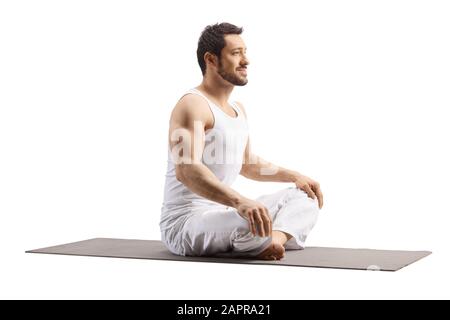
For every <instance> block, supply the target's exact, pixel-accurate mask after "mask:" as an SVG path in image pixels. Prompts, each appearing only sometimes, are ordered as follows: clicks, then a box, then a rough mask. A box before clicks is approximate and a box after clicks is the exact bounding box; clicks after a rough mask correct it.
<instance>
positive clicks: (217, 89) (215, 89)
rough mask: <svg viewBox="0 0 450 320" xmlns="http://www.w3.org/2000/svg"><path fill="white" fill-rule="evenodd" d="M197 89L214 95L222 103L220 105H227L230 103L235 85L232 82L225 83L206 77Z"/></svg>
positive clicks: (211, 95)
mask: <svg viewBox="0 0 450 320" xmlns="http://www.w3.org/2000/svg"><path fill="white" fill-rule="evenodd" d="M197 89H198V90H200V91H202V92H204V93H206V94H207V95H209V96H210V97H213V98H214V100H215V101H216V102H217V103H219V104H220V106H226V105H227V104H228V100H229V98H230V95H231V92H232V91H233V89H234V85H232V84H230V83H226V84H225V83H219V82H216V81H210V79H208V78H207V77H205V78H203V81H202V83H201V84H200V85H199V86H198V87H197Z"/></svg>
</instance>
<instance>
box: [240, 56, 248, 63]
mask: <svg viewBox="0 0 450 320" xmlns="http://www.w3.org/2000/svg"><path fill="white" fill-rule="evenodd" d="M241 64H243V65H248V64H250V61H249V60H248V58H247V56H246V55H244V56H243V59H242V63H241Z"/></svg>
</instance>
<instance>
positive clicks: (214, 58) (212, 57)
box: [203, 52, 218, 67]
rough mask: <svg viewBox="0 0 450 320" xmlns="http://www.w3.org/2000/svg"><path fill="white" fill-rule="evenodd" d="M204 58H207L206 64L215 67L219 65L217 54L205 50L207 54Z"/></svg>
mask: <svg viewBox="0 0 450 320" xmlns="http://www.w3.org/2000/svg"><path fill="white" fill-rule="evenodd" d="M203 59H205V63H206V65H208V64H211V65H213V66H215V67H217V65H218V63H217V61H218V60H217V56H216V55H214V54H212V53H211V52H205V55H204V56H203Z"/></svg>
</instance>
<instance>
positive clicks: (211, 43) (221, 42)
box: [197, 22, 244, 75]
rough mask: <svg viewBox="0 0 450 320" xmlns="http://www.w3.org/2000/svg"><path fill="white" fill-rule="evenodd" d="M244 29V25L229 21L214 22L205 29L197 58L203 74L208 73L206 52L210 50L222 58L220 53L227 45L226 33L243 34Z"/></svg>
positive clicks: (200, 39)
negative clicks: (239, 25)
mask: <svg viewBox="0 0 450 320" xmlns="http://www.w3.org/2000/svg"><path fill="white" fill-rule="evenodd" d="M243 30H244V29H243V28H242V27H241V28H239V27H237V26H235V25H234V24H231V23H227V22H223V23H220V24H219V23H216V24H212V25H209V26H207V27H206V28H205V29H204V30H203V32H202V34H201V35H200V38H199V39H198V47H197V60H198V64H199V65H200V69H202V74H203V75H205V73H206V63H205V59H204V56H205V53H206V52H210V53H212V54H214V55H216V56H217V57H218V58H219V60H220V53H221V51H222V49H223V48H224V47H225V35H227V34H241V33H242V31H243Z"/></svg>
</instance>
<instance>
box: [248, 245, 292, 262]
mask: <svg viewBox="0 0 450 320" xmlns="http://www.w3.org/2000/svg"><path fill="white" fill-rule="evenodd" d="M284 251H285V250H284V247H283V245H282V244H279V243H276V242H272V243H271V244H270V245H269V246H268V247H267V248H266V249H264V250H263V251H262V252H261V253H260V254H258V255H257V256H256V257H255V258H256V259H259V260H280V259H282V258H284Z"/></svg>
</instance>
